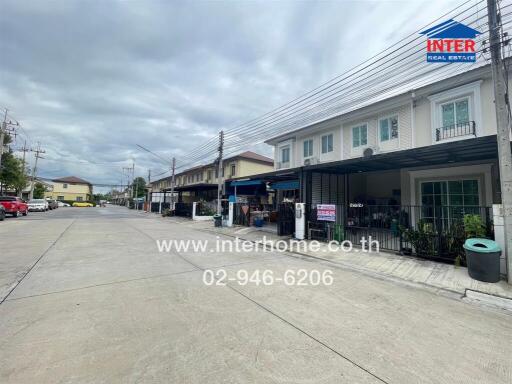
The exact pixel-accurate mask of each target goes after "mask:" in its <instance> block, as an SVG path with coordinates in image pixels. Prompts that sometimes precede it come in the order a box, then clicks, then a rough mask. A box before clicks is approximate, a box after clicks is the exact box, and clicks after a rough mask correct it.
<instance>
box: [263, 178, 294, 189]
mask: <svg viewBox="0 0 512 384" xmlns="http://www.w3.org/2000/svg"><path fill="white" fill-rule="evenodd" d="M270 188H272V189H279V190H289V189H299V188H300V187H299V180H292V181H278V182H275V183H272V184H270Z"/></svg>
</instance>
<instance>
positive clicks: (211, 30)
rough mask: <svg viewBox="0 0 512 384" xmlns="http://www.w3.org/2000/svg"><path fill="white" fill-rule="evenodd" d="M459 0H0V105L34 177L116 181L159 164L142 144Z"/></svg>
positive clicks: (188, 132) (377, 42) (341, 66)
mask: <svg viewBox="0 0 512 384" xmlns="http://www.w3.org/2000/svg"><path fill="white" fill-rule="evenodd" d="M461 2H462V1H455V2H451V1H446V0H445V1H432V0H429V1H375V2H369V1H324V2H314V1H302V2H295V1H294V2H283V1H280V2H269V1H251V2H246V1H236V2H235V1H216V2H199V1H196V2H194V1H187V2H185V1H183V2H177V1H107V0H86V1H73V0H58V1H43V0H34V1H19V0H13V1H6V0H2V2H1V8H0V52H1V59H0V106H1V107H7V108H9V110H10V113H11V114H12V116H13V117H15V118H16V119H17V120H19V121H20V122H21V123H22V125H23V127H24V132H26V133H27V134H28V136H29V138H30V140H31V144H32V146H34V145H35V143H36V142H37V141H40V142H41V145H42V146H43V147H44V148H45V149H46V151H47V153H46V155H45V156H46V159H44V160H41V161H40V163H39V164H40V172H39V174H40V175H41V176H44V177H57V176H68V175H75V176H79V177H82V178H85V179H87V180H90V181H91V182H101V183H119V182H120V181H121V177H122V173H121V169H122V167H126V166H128V165H130V164H131V162H132V160H134V161H135V164H136V173H137V175H142V176H146V175H147V170H148V168H151V169H152V172H153V174H156V173H158V172H162V171H163V170H165V167H166V165H165V164H162V162H159V160H158V159H156V158H154V157H152V156H151V155H150V154H148V153H145V152H141V151H140V150H138V149H137V147H136V144H137V143H139V144H142V145H144V146H146V147H147V148H150V149H152V150H154V151H156V152H158V153H160V154H162V155H165V156H169V157H171V156H172V155H176V156H178V157H179V156H180V155H183V154H187V153H190V150H192V149H193V148H194V147H197V146H198V145H200V144H201V143H202V142H204V141H205V140H207V139H208V138H209V137H211V136H213V135H216V134H217V132H218V131H219V130H220V129H222V128H226V127H231V126H233V124H235V123H237V122H244V121H246V120H250V119H252V118H254V117H257V116H259V115H261V114H263V113H265V112H266V111H269V110H271V109H272V108H274V107H277V106H279V105H281V104H283V103H285V102H286V101H288V100H290V99H293V98H294V97H296V96H298V95H300V94H302V93H304V92H305V91H307V90H309V89H312V88H314V87H315V86H317V85H319V84H320V83H322V82H324V81H326V80H328V79H330V78H332V77H334V76H336V75H338V74H340V73H342V72H343V71H345V70H347V69H349V68H350V67H352V66H354V65H356V64H358V63H360V62H362V61H364V60H365V59H366V58H368V57H370V56H372V55H373V54H375V53H377V52H378V51H379V50H381V49H384V48H386V47H387V46H388V45H390V44H392V43H394V42H396V41H398V40H399V39H400V38H402V37H404V36H406V35H407V34H409V33H411V32H413V31H415V30H417V29H418V28H421V27H422V26H423V25H425V24H427V23H428V22H430V21H432V20H433V19H435V18H437V17H439V16H440V15H442V14H443V13H445V12H446V11H448V10H450V9H453V8H454V7H455V6H457V5H458V4H460V3H461ZM22 133H23V132H22ZM22 140H23V137H21V138H18V142H17V144H18V145H17V146H16V147H19V146H21V145H22V144H23V142H22ZM248 149H250V147H249V148H248ZM258 150H261V147H259V148H258ZM264 150H265V149H264ZM266 151H267V153H266V154H270V153H271V152H270V149H269V148H266ZM31 158H32V155H31ZM88 162H92V163H96V164H87V163H88Z"/></svg>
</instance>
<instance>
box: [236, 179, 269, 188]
mask: <svg viewBox="0 0 512 384" xmlns="http://www.w3.org/2000/svg"><path fill="white" fill-rule="evenodd" d="M261 183H263V181H262V180H235V181H232V182H231V184H230V186H231V187H241V186H244V185H260V184H261Z"/></svg>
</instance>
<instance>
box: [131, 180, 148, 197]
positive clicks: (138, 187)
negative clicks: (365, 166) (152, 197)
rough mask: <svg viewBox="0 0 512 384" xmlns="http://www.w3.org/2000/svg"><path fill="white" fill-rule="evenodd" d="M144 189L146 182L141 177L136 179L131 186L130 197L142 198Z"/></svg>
mask: <svg viewBox="0 0 512 384" xmlns="http://www.w3.org/2000/svg"><path fill="white" fill-rule="evenodd" d="M144 188H146V180H144V178H143V177H136V178H135V180H133V184H132V196H133V197H144V196H145V193H144Z"/></svg>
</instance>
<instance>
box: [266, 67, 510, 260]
mask: <svg viewBox="0 0 512 384" xmlns="http://www.w3.org/2000/svg"><path fill="white" fill-rule="evenodd" d="M491 76H492V75H491V69H490V66H489V65H487V66H483V67H479V68H476V69H473V70H470V71H468V72H465V73H461V74H460V75H457V76H454V77H451V78H448V79H444V80H442V81H437V82H435V83H432V84H430V85H427V86H423V87H421V88H418V89H412V90H409V91H407V92H403V93H401V94H398V95H396V96H393V97H389V98H387V99H385V100H381V101H378V102H375V103H372V104H370V105H367V106H364V107H362V108H358V109H354V110H351V111H347V112H344V113H341V114H340V115H338V116H335V117H333V118H329V119H328V120H325V121H321V122H319V123H315V124H312V125H308V126H304V127H301V128H299V129H297V130H294V131H292V132H288V133H286V134H282V135H279V136H276V137H273V138H271V139H269V140H267V141H266V142H267V143H268V144H270V145H272V146H273V147H274V164H275V170H276V172H277V171H279V172H288V173H291V172H293V173H295V174H296V176H297V179H298V180H299V181H300V191H299V194H300V197H299V200H300V201H302V202H304V203H306V207H307V214H308V219H309V220H310V224H311V225H313V224H315V220H316V217H315V215H316V206H317V205H318V204H335V205H336V206H337V210H338V214H337V217H336V222H337V223H338V224H339V225H341V226H343V227H344V229H345V234H346V236H348V237H350V233H347V229H348V228H351V227H353V228H370V227H371V228H377V229H378V228H382V229H386V230H387V232H386V231H384V234H383V233H381V232H379V231H375V233H374V234H375V236H376V237H379V236H380V237H381V241H382V242H383V243H384V244H383V245H384V248H386V247H387V248H389V249H395V250H398V248H399V249H403V245H400V244H398V242H401V241H402V240H403V239H399V238H398V237H399V236H401V235H399V233H400V230H399V227H401V226H403V224H406V226H407V225H409V226H414V227H415V228H418V225H421V226H422V228H423V229H426V230H430V229H431V228H432V227H435V228H441V227H442V228H443V230H444V231H448V230H453V228H454V226H451V225H450V223H454V222H455V219H460V218H462V217H463V216H465V215H467V214H473V213H474V214H478V215H480V216H481V217H482V221H483V222H484V224H486V223H488V222H489V219H490V216H491V207H492V205H493V204H497V203H500V201H501V198H500V182H499V172H498V160H497V158H498V154H497V143H496V114H495V107H494V94H493V82H492V77H491ZM321 224H322V223H321ZM323 224H325V223H323ZM390 232H392V234H391V235H390ZM437 256H442V255H440V254H438V255H437ZM451 257H452V255H450V256H448V258H451Z"/></svg>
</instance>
